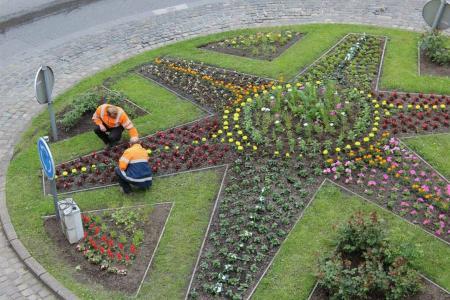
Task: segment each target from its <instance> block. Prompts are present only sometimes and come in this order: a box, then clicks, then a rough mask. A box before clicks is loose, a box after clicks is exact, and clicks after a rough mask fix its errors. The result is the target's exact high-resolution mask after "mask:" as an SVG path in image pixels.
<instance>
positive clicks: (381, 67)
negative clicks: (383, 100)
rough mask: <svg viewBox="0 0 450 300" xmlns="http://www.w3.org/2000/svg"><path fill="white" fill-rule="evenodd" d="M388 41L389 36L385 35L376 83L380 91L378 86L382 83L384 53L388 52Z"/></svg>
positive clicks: (376, 88) (376, 89)
mask: <svg viewBox="0 0 450 300" xmlns="http://www.w3.org/2000/svg"><path fill="white" fill-rule="evenodd" d="M387 42H388V37H387V36H385V37H384V43H383V51H382V52H381V59H380V65H379V66H378V75H377V81H376V84H375V91H378V87H379V85H380V78H381V72H382V71H383V62H384V53H385V52H386V45H387Z"/></svg>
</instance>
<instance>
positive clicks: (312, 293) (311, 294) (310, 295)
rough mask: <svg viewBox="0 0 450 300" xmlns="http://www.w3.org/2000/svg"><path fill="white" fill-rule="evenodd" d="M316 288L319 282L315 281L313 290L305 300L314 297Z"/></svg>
mask: <svg viewBox="0 0 450 300" xmlns="http://www.w3.org/2000/svg"><path fill="white" fill-rule="evenodd" d="M318 286H319V281H316V284H315V285H314V288H313V289H312V291H311V293H309V296H308V299H307V300H311V298H312V296H313V295H314V292H315V291H316V289H317V287H318Z"/></svg>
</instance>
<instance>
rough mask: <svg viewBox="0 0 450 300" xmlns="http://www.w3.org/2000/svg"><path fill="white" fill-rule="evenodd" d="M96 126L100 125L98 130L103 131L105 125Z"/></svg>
mask: <svg viewBox="0 0 450 300" xmlns="http://www.w3.org/2000/svg"><path fill="white" fill-rule="evenodd" d="M98 127H100V130H101V131H103V132H105V131H106V127H105V125H103V124H100V125H98Z"/></svg>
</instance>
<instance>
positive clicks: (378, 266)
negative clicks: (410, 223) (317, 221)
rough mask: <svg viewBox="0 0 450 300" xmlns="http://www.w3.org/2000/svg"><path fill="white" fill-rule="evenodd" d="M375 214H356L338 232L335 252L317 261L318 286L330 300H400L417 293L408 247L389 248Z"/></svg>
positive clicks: (416, 278)
mask: <svg viewBox="0 0 450 300" xmlns="http://www.w3.org/2000/svg"><path fill="white" fill-rule="evenodd" d="M383 225H384V224H383V222H382V221H381V220H379V219H378V217H377V215H376V213H372V214H370V215H369V216H366V215H363V214H362V213H357V214H355V215H354V216H352V217H351V218H350V220H349V221H348V222H347V223H346V224H344V225H343V226H341V227H340V228H339V230H338V239H337V247H336V251H335V252H334V253H332V254H331V255H328V256H324V257H322V258H320V259H319V271H318V274H317V277H318V281H319V285H320V286H321V287H323V288H324V289H325V290H327V292H328V293H329V295H330V298H331V299H369V298H373V297H376V298H377V299H378V298H380V299H381V298H383V299H403V298H404V297H406V296H410V295H413V294H415V293H417V292H418V291H419V290H420V288H421V285H420V278H419V276H418V274H417V272H416V271H415V270H414V269H412V268H411V265H410V264H409V259H410V258H414V257H415V256H416V255H417V252H415V251H413V247H411V245H408V246H407V247H405V246H400V247H393V246H391V245H390V244H389V241H388V240H387V239H386V236H385V235H386V234H385V230H384V229H383Z"/></svg>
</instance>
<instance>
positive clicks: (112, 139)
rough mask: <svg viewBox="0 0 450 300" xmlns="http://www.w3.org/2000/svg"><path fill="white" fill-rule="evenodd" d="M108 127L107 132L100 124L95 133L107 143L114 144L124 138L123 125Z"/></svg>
mask: <svg viewBox="0 0 450 300" xmlns="http://www.w3.org/2000/svg"><path fill="white" fill-rule="evenodd" d="M105 127H106V132H103V131H101V129H100V126H97V127H96V128H95V129H94V132H95V134H96V135H97V136H98V137H99V138H101V139H102V141H103V142H104V143H105V144H106V145H110V146H114V145H115V144H116V143H117V142H119V141H120V139H121V138H122V132H123V127H122V126H118V127H114V128H108V127H107V126H105Z"/></svg>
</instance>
